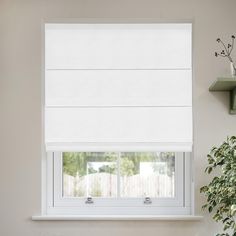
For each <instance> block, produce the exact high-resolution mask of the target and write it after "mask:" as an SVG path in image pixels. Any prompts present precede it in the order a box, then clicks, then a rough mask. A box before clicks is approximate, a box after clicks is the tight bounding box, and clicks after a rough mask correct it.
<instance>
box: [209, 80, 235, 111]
mask: <svg viewBox="0 0 236 236" xmlns="http://www.w3.org/2000/svg"><path fill="white" fill-rule="evenodd" d="M209 91H211V92H215V91H218V92H224V91H229V92H230V110H229V113H230V114H236V77H220V78H218V79H217V80H216V81H215V82H214V83H213V84H212V85H211V86H210V88H209Z"/></svg>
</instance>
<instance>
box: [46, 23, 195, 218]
mask: <svg viewBox="0 0 236 236" xmlns="http://www.w3.org/2000/svg"><path fill="white" fill-rule="evenodd" d="M191 51H192V50H191V24H46V26H45V121H44V127H45V128H44V133H45V149H46V156H47V157H46V169H47V179H46V182H47V190H46V195H47V201H46V214H48V215H55V214H59V215H63V214H65V215H158V214H159V215H172V214H175V215H187V214H191V213H192V206H191V199H192V195H191V188H192V187H191V186H192V175H191V151H192V98H191V97H192V88H191V87H192V79H191V78H192V66H191Z"/></svg>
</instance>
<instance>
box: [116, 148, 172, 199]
mask: <svg viewBox="0 0 236 236" xmlns="http://www.w3.org/2000/svg"><path fill="white" fill-rule="evenodd" d="M120 174H121V197H145V196H148V197H174V195H175V194H174V178H175V153H172V152H161V153H160V152H155V153H150V152H146V153H134V152H124V153H121V160H120Z"/></svg>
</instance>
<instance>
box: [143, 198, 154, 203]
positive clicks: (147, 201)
mask: <svg viewBox="0 0 236 236" xmlns="http://www.w3.org/2000/svg"><path fill="white" fill-rule="evenodd" d="M143 203H144V204H152V200H151V198H150V197H145V198H144V201H143Z"/></svg>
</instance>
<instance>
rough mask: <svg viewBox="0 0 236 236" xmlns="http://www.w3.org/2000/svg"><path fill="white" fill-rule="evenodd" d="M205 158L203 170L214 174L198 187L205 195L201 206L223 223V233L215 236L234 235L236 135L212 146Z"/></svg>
mask: <svg viewBox="0 0 236 236" xmlns="http://www.w3.org/2000/svg"><path fill="white" fill-rule="evenodd" d="M207 158H208V166H207V167H206V170H205V172H206V173H207V174H213V173H215V175H214V176H213V178H212V180H211V182H210V183H209V184H208V185H206V186H203V187H201V189H200V192H201V193H204V195H205V196H206V204H205V205H203V207H202V208H203V209H207V210H208V212H209V213H211V214H213V219H214V220H215V221H216V222H222V223H223V231H224V233H218V234H217V236H236V137H235V136H232V137H230V138H227V140H226V141H225V142H224V143H223V144H222V145H220V147H213V148H212V150H211V152H210V154H208V155H207Z"/></svg>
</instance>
